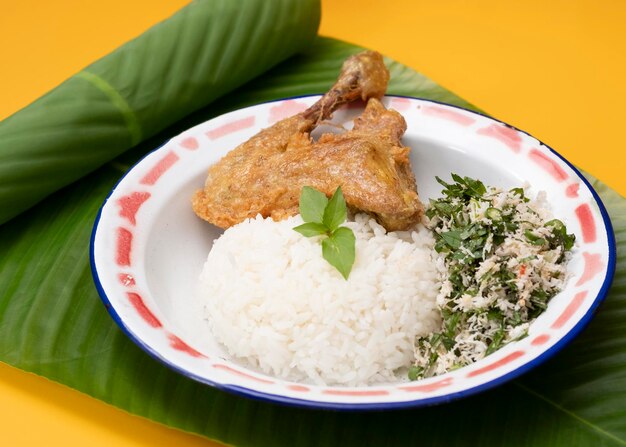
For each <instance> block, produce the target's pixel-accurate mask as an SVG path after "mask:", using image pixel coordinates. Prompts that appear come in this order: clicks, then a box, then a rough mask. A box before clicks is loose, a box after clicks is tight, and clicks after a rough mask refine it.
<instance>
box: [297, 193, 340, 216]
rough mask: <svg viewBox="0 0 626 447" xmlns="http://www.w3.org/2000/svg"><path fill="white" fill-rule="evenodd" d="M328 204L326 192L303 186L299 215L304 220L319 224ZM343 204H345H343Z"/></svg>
mask: <svg viewBox="0 0 626 447" xmlns="http://www.w3.org/2000/svg"><path fill="white" fill-rule="evenodd" d="M327 205H328V198H327V197H326V194H324V193H323V192H320V191H318V190H317V189H315V188H311V187H310V186H303V187H302V192H301V193H300V216H302V220H304V221H305V222H316V223H319V224H321V223H322V222H323V219H324V209H326V206H327ZM344 206H345V205H344Z"/></svg>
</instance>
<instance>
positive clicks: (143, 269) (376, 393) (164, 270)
mask: <svg viewBox="0 0 626 447" xmlns="http://www.w3.org/2000/svg"><path fill="white" fill-rule="evenodd" d="M318 98H319V97H318V96H311V97H303V98H295V99H287V100H282V101H277V102H271V103H267V104H260V105H257V106H254V107H249V108H246V109H241V110H237V111H235V112H231V113H228V114H226V115H222V116H220V117H218V118H215V119H213V120H210V121H208V122H205V123H203V124H200V125H198V126H196V127H194V128H192V129H189V130H188V131H186V132H184V133H183V134H181V135H179V136H177V137H175V138H173V139H172V140H170V141H168V142H167V143H166V144H165V145H163V146H162V147H160V148H159V149H157V150H155V151H154V152H152V153H150V154H149V155H148V156H147V157H145V158H144V159H143V160H141V161H140V162H139V163H138V164H137V165H136V166H135V167H133V168H132V169H131V170H130V171H129V172H128V173H127V174H126V176H125V177H124V178H123V179H122V180H121V181H120V182H119V184H118V185H117V186H116V187H115V188H114V189H113V191H112V192H111V194H110V196H109V198H108V199H107V200H106V202H105V203H104V205H103V206H102V209H101V211H100V214H99V216H98V218H97V220H96V223H95V227H94V232H93V237H92V244H91V260H92V269H93V275H94V279H95V282H96V285H97V288H98V290H99V292H100V295H101V297H102V300H103V301H104V303H105V304H106V306H107V309H108V310H109V312H110V314H111V315H112V317H113V318H114V320H115V321H116V322H117V323H118V324H119V325H120V327H121V328H122V329H123V330H124V332H126V334H127V335H128V336H129V337H130V338H131V339H132V340H133V341H134V342H135V343H137V344H138V345H139V346H140V347H141V348H143V349H144V350H145V351H147V352H148V353H149V354H151V355H152V356H153V357H155V358H157V359H158V360H160V361H162V362H163V363H165V364H166V365H168V366H169V367H171V368H173V369H175V370H176V371H178V372H179V373H181V374H183V375H185V376H188V377H191V378H193V379H195V380H198V381H200V382H203V383H206V384H209V385H212V386H215V387H217V388H219V389H223V390H226V391H230V392H234V393H237V394H242V395H245V396H248V397H253V398H258V399H264V400H269V401H274V402H281V403H285V404H291V405H299V406H305V407H320V408H334V409H346V410H358V409H389V408H402V407H411V406H420V405H426V404H433V403H440V402H446V401H449V400H451V399H454V398H457V397H461V396H466V395H469V394H473V393H476V392H478V391H480V390H484V389H487V388H490V387H493V386H496V385H498V384H500V383H502V382H504V381H507V380H510V379H512V378H514V377H516V376H518V375H520V374H522V373H523V372H525V371H528V370H529V369H530V368H532V367H534V366H536V365H537V364H539V363H540V362H542V361H544V360H545V359H547V358H548V357H550V356H552V355H554V354H555V353H556V352H557V351H559V350H560V349H561V348H563V346H565V344H567V343H568V342H569V341H571V340H572V338H573V337H574V336H575V335H576V334H577V333H578V332H580V330H581V329H582V328H583V327H584V326H585V324H586V323H587V322H588V321H589V320H590V318H591V317H592V315H593V312H594V310H595V309H596V308H597V306H598V305H599V304H600V302H601V301H602V299H603V298H604V296H605V295H606V293H607V291H608V288H609V285H610V283H611V280H612V277H613V271H614V268H615V241H614V237H613V230H612V228H611V223H610V220H609V218H608V215H607V213H606V210H605V209H604V206H603V205H602V203H601V201H600V199H599V198H598V196H597V194H596V193H595V192H594V191H593V189H592V188H591V186H590V185H589V183H588V182H587V181H586V180H585V179H584V178H583V177H582V175H581V174H580V173H579V172H578V171H577V170H576V169H575V168H574V167H573V166H572V165H571V164H569V163H568V162H567V161H566V160H565V159H563V158H562V157H561V156H560V155H558V154H557V153H556V152H554V151H552V150H551V149H550V148H548V147H547V146H545V145H544V144H542V143H541V142H540V141H538V140H536V139H535V138H533V137H531V136H530V135H528V134H526V133H524V132H521V131H519V130H517V129H515V128H513V127H511V126H507V125H505V124H503V123H501V122H499V121H496V120H493V119H491V118H488V117H485V116H482V115H480V114H477V113H474V112H470V111H467V110H463V109H459V108H457V107H453V106H448V105H444V104H438V103H435V102H431V101H427V100H421V99H414V98H404V97H386V98H385V99H384V104H385V105H386V106H387V107H390V108H394V109H396V110H398V111H399V112H401V113H402V114H403V115H404V117H405V119H406V121H407V124H408V130H407V132H406V134H405V136H404V139H403V142H404V143H405V145H407V146H410V147H411V148H412V152H411V162H412V165H413V168H414V170H415V176H416V178H417V183H418V190H419V193H420V197H421V199H422V200H423V201H427V200H428V199H429V198H431V197H436V196H437V195H438V194H439V192H440V190H441V186H440V185H439V184H437V183H436V181H435V176H439V177H441V178H444V179H448V178H449V177H450V173H451V172H455V173H457V174H460V175H465V176H470V177H473V178H478V179H480V180H482V181H483V182H484V183H485V184H487V185H493V186H500V187H503V188H512V187H516V186H521V185H523V184H525V183H528V184H530V186H531V192H533V193H536V192H538V191H541V190H543V191H546V193H547V197H548V202H549V203H550V205H551V207H552V211H553V214H554V216H555V217H557V218H559V219H561V220H562V221H564V222H565V224H566V225H567V228H568V231H570V232H573V233H575V234H576V240H577V245H576V246H575V248H574V254H573V258H572V261H571V263H570V265H569V267H570V270H571V272H572V276H571V278H570V279H569V281H568V283H567V286H566V288H565V290H563V291H562V292H561V293H560V294H558V295H557V296H556V297H554V298H553V299H552V300H551V301H550V304H549V306H548V309H547V310H546V311H545V312H544V313H543V314H542V315H541V316H540V317H539V318H538V319H537V320H536V322H534V323H533V324H532V326H531V327H530V330H529V336H528V337H526V338H524V339H523V340H521V341H518V342H515V343H511V344H509V345H507V346H505V347H504V348H502V349H500V350H499V351H497V352H495V353H494V354H492V355H490V356H488V357H486V358H484V359H483V360H481V361H479V362H476V363H474V364H472V365H470V366H467V367H464V368H461V369H458V370H456V371H453V372H451V373H447V374H445V375H442V376H438V377H433V378H429V379H424V380H419V381H415V382H409V381H406V382H402V383H390V384H381V385H375V386H370V387H357V388H346V387H330V386H315V385H310V384H303V383H293V382H288V381H284V380H280V379H277V378H275V377H271V376H267V375H264V374H262V373H260V372H258V371H253V370H250V369H246V368H245V367H243V366H241V364H239V363H238V362H237V361H236V360H234V359H231V358H230V357H229V356H228V355H227V354H226V352H225V350H224V349H223V348H222V347H221V346H219V344H217V343H216V342H215V341H214V340H212V339H211V337H206V331H201V330H200V329H199V328H201V327H202V326H203V325H206V323H205V322H204V321H203V320H202V315H201V313H199V312H197V309H195V308H194V305H193V300H192V299H191V297H192V296H193V295H194V289H195V286H196V282H197V278H198V276H199V274H200V271H201V269H202V266H203V264H204V261H205V260H206V257H207V254H208V252H209V250H210V249H211V245H212V241H213V239H214V238H216V237H218V236H219V234H220V233H221V230H219V229H218V228H216V227H213V226H212V225H210V224H208V223H206V222H204V221H202V220H200V219H199V218H198V217H196V215H195V214H194V213H193V211H192V210H191V205H190V199H191V196H192V194H193V192H194V191H195V190H196V189H199V188H201V187H202V185H203V184H204V180H205V176H206V171H207V167H208V166H209V165H211V164H212V163H215V162H216V161H217V160H219V159H220V158H221V157H222V156H223V155H224V154H226V153H227V152H228V151H229V150H231V149H233V148H234V147H236V146H237V145H238V144H240V143H242V142H244V141H245V140H247V139H248V138H250V137H251V136H252V135H254V134H256V133H257V132H258V131H259V130H260V129H263V128H265V127H268V126H269V125H271V124H273V123H274V122H276V121H277V120H279V119H282V118H284V117H286V116H289V115H292V114H294V113H297V112H300V111H302V110H303V109H305V108H306V107H307V106H309V105H311V104H312V103H313V102H315V101H316V100H317V99H318ZM359 112H360V110H358V109H356V108H354V107H352V108H347V109H344V110H340V111H338V112H336V114H335V121H336V122H339V123H349V122H350V120H351V118H353V117H354V116H355V115H356V114H357V113H359ZM348 126H349V124H348ZM200 334H205V335H203V336H200Z"/></svg>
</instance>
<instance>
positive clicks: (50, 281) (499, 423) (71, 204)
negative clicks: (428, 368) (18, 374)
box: [0, 39, 626, 447]
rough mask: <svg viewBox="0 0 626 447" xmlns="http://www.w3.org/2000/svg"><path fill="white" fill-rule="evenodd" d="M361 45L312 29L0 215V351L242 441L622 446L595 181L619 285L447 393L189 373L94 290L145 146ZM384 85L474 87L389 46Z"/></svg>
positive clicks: (605, 194)
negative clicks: (287, 386) (270, 65)
mask: <svg viewBox="0 0 626 447" xmlns="http://www.w3.org/2000/svg"><path fill="white" fill-rule="evenodd" d="M357 51H360V48H357V47H354V46H353V45H349V44H345V43H342V42H338V41H334V40H330V39H318V40H317V41H316V42H315V43H314V44H313V45H312V46H311V47H310V48H309V49H308V50H306V51H305V52H304V54H302V55H298V56H295V57H292V58H290V59H288V60H287V61H285V62H284V63H282V64H280V65H279V66H277V67H276V68H274V69H272V70H270V71H269V72H267V73H266V74H264V75H263V76H261V77H259V78H257V79H255V80H254V81H252V82H250V83H248V84H246V85H245V86H243V87H241V88H239V89H237V91H236V92H233V94H232V95H227V96H226V97H224V98H222V99H220V100H218V101H216V102H215V103H213V104H212V105H211V106H210V107H208V108H205V109H203V110H201V111H199V112H197V113H196V114H194V115H193V116H191V117H188V118H186V119H185V120H184V121H183V122H181V123H179V125H178V126H177V128H170V129H169V130H167V131H165V132H164V133H162V134H160V135H159V136H157V137H155V139H153V141H148V142H145V143H143V144H141V145H139V146H138V147H137V148H136V149H134V150H131V151H128V152H127V153H125V154H124V155H123V156H122V157H118V158H117V159H116V160H115V161H114V162H112V163H107V164H106V165H105V166H103V167H102V168H100V169H98V170H97V171H96V172H94V173H92V174H90V175H89V176H88V177H86V178H85V179H83V180H81V181H79V182H77V183H76V184H74V185H71V186H69V187H67V188H65V189H63V190H62V191H59V192H57V193H56V194H53V195H52V196H51V197H50V198H49V199H48V200H46V201H45V203H41V204H40V205H37V206H36V207H33V208H32V209H31V210H29V211H27V212H25V213H23V214H22V215H21V216H19V217H17V218H15V219H13V220H12V221H11V222H8V223H7V224H5V225H2V226H0V361H3V362H6V363H8V364H11V365H13V366H15V367H17V368H21V369H24V370H26V371H31V372H34V373H36V374H40V375H43V376H45V377H48V378H50V379H52V380H55V381H57V382H60V383H63V384H65V385H68V386H70V387H72V388H75V389H77V390H80V391H82V392H84V393H86V394H89V395H91V396H94V397H95V398H97V399H101V400H103V401H105V402H108V403H110V404H112V405H115V406H117V407H119V408H122V409H124V410H126V411H129V412H131V413H133V414H138V415H141V416H144V417H147V418H150V419H151V420H154V421H157V422H160V423H163V424H167V425H169V426H172V427H176V428H179V429H182V430H186V431H189V432H193V433H198V434H200V435H203V436H206V437H209V438H212V439H216V440H219V441H221V442H224V443H228V444H229V445H236V446H241V447H244V446H255V447H260V446H267V447H281V446H285V447H287V446H288V447H313V446H333V445H340V446H359V447H369V446H371V447H380V446H414V445H423V446H446V447H465V446H472V445H479V446H512V447H544V446H545V447H555V446H567V447H570V446H598V447H600V446H607V447H608V446H623V445H625V444H626V404H625V403H626V331H624V319H626V199H624V198H623V197H621V196H619V195H618V194H617V193H615V192H614V191H612V190H611V189H609V188H608V187H607V186H605V185H603V184H602V183H600V182H598V181H593V184H594V187H595V188H596V190H597V191H598V192H599V193H600V195H601V197H602V200H603V201H604V203H605V205H606V207H607V209H608V211H609V214H610V215H611V219H612V220H613V225H614V229H615V236H616V240H617V245H618V249H617V250H618V261H617V262H618V264H617V271H616V276H615V280H614V282H613V287H612V288H611V292H610V293H609V295H608V296H607V298H606V301H605V302H604V304H603V305H602V307H601V308H600V309H599V311H598V313H597V315H596V316H595V318H594V319H593V321H592V322H591V324H590V325H589V327H588V328H587V329H586V330H585V331H584V333H582V334H581V335H580V336H578V337H577V338H576V340H575V341H574V342H573V343H572V344H571V345H570V346H568V347H566V348H565V349H563V351H561V352H559V354H558V355H556V356H554V358H552V359H551V360H549V361H547V362H546V363H545V364H543V365H541V366H540V367H538V368H536V369H535V370H533V371H532V372H530V373H527V374H526V375H524V376H522V377H520V378H518V379H516V380H515V381H513V382H509V383H507V384H505V385H502V386H500V387H497V388H494V389H492V390H489V391H487V392H484V393H481V394H478V395H475V396H471V397H468V398H465V399H462V400H459V401H456V402H452V403H450V404H445V405H440V406H436V407H429V408H418V409H414V410H405V411H392V412H367V413H366V412H362V413H346V412H331V411H321V410H305V409H297V408H288V407H283V406H279V405H274V404H269V403H265V402H261V401H255V400H251V399H245V398H242V397H238V396H235V395H231V394H228V393H225V392H222V391H219V390H216V389H214V388H211V387H208V386H205V385H202V384H200V383H198V382H194V381H192V380H190V379H188V378H186V377H184V376H182V375H180V374H177V373H176V372H174V371H172V370H170V369H168V368H167V367H165V366H163V365H162V364H160V363H158V362H157V361H156V360H154V359H153V358H151V357H150V356H149V355H148V354H146V353H145V352H144V351H142V350H141V349H140V348H138V347H137V346H136V345H135V344H134V343H133V342H132V341H130V339H128V338H127V337H126V336H125V335H124V334H123V333H122V331H121V330H120V329H119V328H118V327H117V325H116V324H115V323H114V322H113V320H112V319H111V318H110V316H109V315H108V313H107V311H106V310H105V308H104V306H103V305H102V302H101V301H100V299H99V297H98V293H97V291H96V290H95V287H94V285H93V282H92V279H91V272H90V268H89V253H88V251H87V246H88V245H89V235H90V233H91V228H92V225H93V221H94V218H95V215H96V213H97V211H98V208H99V207H100V205H101V204H102V201H103V200H104V198H105V197H106V196H107V194H108V192H109V191H110V189H111V188H112V187H113V186H114V185H115V183H116V182H117V180H118V179H119V177H121V176H122V174H123V172H124V171H125V170H126V169H128V168H129V167H130V166H131V165H132V163H134V162H135V161H136V160H137V158H138V157H141V155H142V154H143V153H144V152H145V151H147V150H150V149H153V148H155V147H156V146H158V144H159V143H160V141H162V140H163V139H166V138H168V137H170V136H172V135H173V134H175V133H176V132H178V130H180V129H179V128H186V127H189V126H191V125H194V124H196V123H197V122H199V121H202V120H204V119H206V118H209V117H211V116H213V115H215V114H218V113H221V112H224V111H226V110H231V109H233V108H239V107H242V106H245V105H249V104H252V103H255V102H262V101H267V100H269V99H276V98H281V97H287V96H295V95H302V94H309V93H320V92H323V91H325V90H326V89H327V88H328V87H329V86H330V85H331V84H332V82H333V81H334V79H335V77H336V75H337V71H338V70H339V67H340V66H341V63H342V61H343V60H344V59H345V58H346V57H347V56H349V55H350V54H353V53H355V52H357ZM387 63H388V66H389V68H390V71H391V82H390V85H389V92H390V93H393V94H404V95H412V96H419V97H425V98H430V99H437V100H440V101H444V102H448V103H451V104H456V105H460V106H463V107H471V106H470V105H469V104H468V103H467V102H466V101H464V100H462V99H461V98H459V97H458V96H456V95H454V94H452V93H451V92H449V91H447V90H445V89H444V88H442V87H440V86H438V85H437V84H436V83H434V82H432V81H431V80H429V79H428V78H425V77H424V76H422V75H420V74H418V73H416V72H414V71H412V70H411V69H409V68H407V67H404V66H402V65H400V64H398V63H394V62H392V61H389V60H387Z"/></svg>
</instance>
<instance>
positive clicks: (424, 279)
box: [199, 214, 440, 386]
mask: <svg viewBox="0 0 626 447" xmlns="http://www.w3.org/2000/svg"><path fill="white" fill-rule="evenodd" d="M302 223H303V220H302V219H301V217H300V216H294V217H290V218H287V219H285V220H282V221H279V222H275V221H273V220H272V219H271V218H265V219H264V218H263V217H262V216H257V217H256V218H254V219H246V220H244V221H243V222H241V223H239V224H237V225H234V226H232V227H230V228H229V229H227V230H226V231H225V232H224V233H223V235H222V236H220V238H219V239H217V240H216V241H215V242H214V245H213V248H212V249H211V251H210V253H209V256H208V259H207V261H206V264H205V265H204V268H203V271H202V274H201V277H200V286H199V292H200V293H199V295H201V300H202V302H203V303H204V306H205V317H206V319H207V321H208V323H209V326H210V329H211V331H212V333H213V335H214V337H215V339H216V340H217V341H218V342H220V343H221V344H223V346H224V347H225V348H226V351H227V352H228V353H229V354H230V355H231V356H233V358H234V359H235V361H240V362H242V364H244V365H245V366H248V367H250V368H252V369H257V370H259V371H262V372H265V373H267V374H271V375H274V376H276V377H280V378H283V379H288V380H293V381H301V382H306V383H315V384H324V383H325V384H334V385H349V386H362V385H366V384H372V383H380V382H389V381H398V380H402V378H403V377H406V374H407V369H406V368H407V367H408V366H410V365H411V362H412V360H413V345H414V340H415V337H419V336H426V335H428V334H430V333H432V332H433V331H435V330H437V328H438V327H439V323H440V316H439V311H438V309H437V306H436V304H435V298H436V296H437V291H438V290H439V283H438V279H437V270H436V266H435V264H434V263H433V262H432V259H431V253H432V251H433V244H434V239H433V236H432V235H431V233H430V231H428V230H427V229H426V228H425V227H424V226H422V225H419V226H418V227H417V229H416V230H414V231H411V232H386V231H385V229H384V228H383V227H382V226H380V225H379V224H378V223H377V222H376V220H375V219H373V218H371V217H370V216H368V215H366V214H357V215H356V216H355V218H354V221H352V222H346V223H345V225H347V226H348V227H349V228H350V229H351V230H352V231H354V234H355V236H356V259H355V263H354V266H353V268H352V272H351V273H350V277H349V278H348V280H345V279H344V278H343V277H342V276H341V275H340V274H339V272H337V270H335V268H334V267H332V266H331V265H330V264H329V263H328V262H326V260H324V259H323V258H322V256H321V255H320V247H319V242H318V241H316V238H314V237H310V238H309V237H304V236H302V235H301V234H299V233H297V232H295V231H293V227H295V226H297V225H300V224H302Z"/></svg>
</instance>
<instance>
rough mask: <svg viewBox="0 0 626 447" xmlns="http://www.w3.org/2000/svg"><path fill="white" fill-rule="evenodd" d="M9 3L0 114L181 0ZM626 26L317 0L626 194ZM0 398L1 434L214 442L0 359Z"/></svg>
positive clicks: (571, 15)
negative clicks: (78, 391)
mask: <svg viewBox="0 0 626 447" xmlns="http://www.w3.org/2000/svg"><path fill="white" fill-rule="evenodd" d="M4 3H5V4H3V5H2V8H1V9H2V13H1V14H0V42H2V43H1V44H0V61H2V62H1V63H0V66H1V67H2V70H0V86H1V90H0V119H2V118H4V117H6V116H8V115H10V114H11V113H13V112H15V111H17V110H18V109H19V108H21V107H23V106H25V105H27V104H28V103H29V102H31V101H32V100H34V99H36V98H37V97H38V96H40V95H42V94H43V93H45V92H46V91H47V90H49V89H50V88H52V87H54V86H55V85H57V84H58V83H60V82H61V81H62V80H64V79H65V78H67V77H68V76H70V75H71V74H73V73H74V72H76V71H77V70H79V69H80V68H82V67H83V66H85V65H87V64H88V63H90V62H91V61H93V60H95V59H97V58H99V57H101V56H103V55H105V54H106V53H108V52H109V51H111V50H112V49H114V48H115V47H117V46H118V45H120V44H122V43H124V42H125V41H127V40H128V39H130V38H132V37H134V36H136V35H137V34H139V33H141V32H142V31H143V30H145V29H146V28H147V27H149V26H150V25H152V24H153V23H156V22H157V21H159V20H162V19H163V18H165V17H167V16H168V15H170V14H171V13H172V12H173V11H175V10H176V9H178V8H179V7H181V6H182V5H184V4H186V3H187V1H186V0H160V1H154V0H152V1H148V0H133V1H128V0H124V1H122V0H107V1H106V2H85V1H79V0H56V1H54V2H44V1H41V0H38V1H33V0H21V1H20V2H11V3H9V2H4ZM6 3H9V4H6ZM624 23H626V3H624V2H622V1H619V0H615V1H609V0H605V1H603V2H598V1H591V0H589V1H587V0H585V1H582V0H579V1H551V2H545V1H526V2H515V3H514V2H506V1H502V0H499V1H498V0H494V1H486V0H479V1H474V2H470V1H455V0H446V1H442V2H437V1H432V0H431V1H410V0H397V1H394V0H386V1H375V0H325V1H323V21H322V26H321V33H322V34H324V35H327V36H332V37H337V38H341V39H344V40H347V41H350V42H353V43H357V44H360V45H363V46H367V47H370V48H374V49H377V50H379V51H381V52H382V53H385V54H387V55H389V56H391V57H393V58H395V59H396V60H398V61H400V62H403V63H404V64H406V65H409V66H411V67H413V68H415V69H417V70H419V71H421V72H423V73H424V74H426V75H428V76H430V77H431V78H432V79H434V80H435V81H437V82H439V83H440V84H442V85H444V86H445V87H447V88H449V89H451V90H453V91H454V92H456V93H458V94H459V95H460V96H462V97H464V98H465V99H467V100H469V101H470V102H473V103H474V104H476V105H477V106H479V107H481V108H482V109H484V110H486V111H488V112H489V113H491V114H492V115H494V116H496V117H498V118H500V119H502V120H504V121H507V122H509V123H511V124H513V125H515V126H517V127H520V128H522V129H524V130H526V131H528V132H530V133H531V134H532V135H534V136H535V137H537V138H539V139H541V140H543V141H544V142H545V143H546V144H548V145H550V146H552V147H553V148H555V149H557V150H558V151H559V152H561V154H563V155H564V156H565V157H567V158H568V159H569V160H571V161H572V162H574V163H575V164H577V165H578V166H580V167H583V168H584V169H586V170H587V171H589V172H591V173H592V174H594V175H596V176H597V177H599V178H600V179H602V180H604V181H605V182H606V183H608V184H609V185H610V186H612V187H613V188H615V189H616V190H618V191H619V192H621V193H622V195H626V174H625V173H623V172H622V171H623V170H624V168H626V163H625V160H626V156H625V155H624V152H625V151H624V149H623V146H624V144H623V142H622V138H623V136H622V134H623V129H625V128H626V124H625V123H624V121H626V112H624V108H623V107H624V106H623V105H624V104H626V81H625V80H626V57H624V55H625V54H626V37H625V36H626V34H625V33H624ZM0 408H2V410H0V411H2V415H1V416H2V440H3V445H43V444H46V445H64V446H68V445H69V446H73V445H89V446H99V445H102V446H110V445H115V446H120V447H126V446H171V445H178V446H192V445H204V446H207V445H213V444H211V443H209V442H207V441H205V440H203V439H201V438H199V437H196V436H192V435H188V434H184V433H181V432H178V431H175V430H171V429H169V428H165V427H162V426H160V425H157V424H154V423H152V422H149V421H146V420H144V419H141V418H138V417H135V416H131V415H128V414H126V413H124V412H121V411H119V410H117V409H114V408H112V407H110V406H107V405H105V404H103V403H100V402H98V401H96V400H94V399H92V398H89V397H87V396H84V395H81V394H79V393H77V392H76V391H73V390H70V389H68V388H65V387H63V386H60V385H57V384H54V383H51V382H49V381H47V380H45V379H42V378H39V377H35V376H32V375H29V374H25V373H23V372H21V371H18V370H15V369H13V368H11V367H8V366H6V365H1V364H0Z"/></svg>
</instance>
